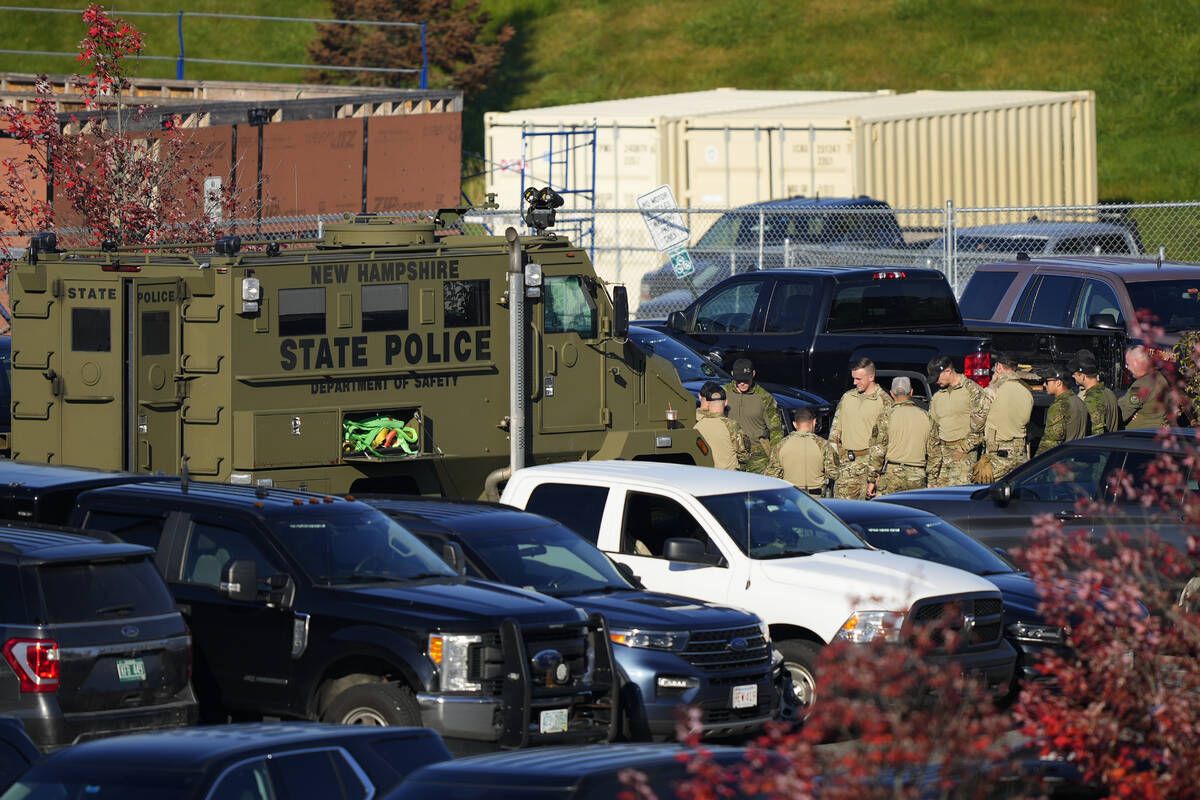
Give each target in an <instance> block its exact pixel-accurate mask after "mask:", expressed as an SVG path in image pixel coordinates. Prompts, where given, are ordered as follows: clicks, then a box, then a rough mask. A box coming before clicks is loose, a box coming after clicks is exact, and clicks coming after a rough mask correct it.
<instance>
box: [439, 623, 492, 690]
mask: <svg viewBox="0 0 1200 800" xmlns="http://www.w3.org/2000/svg"><path fill="white" fill-rule="evenodd" d="M482 641H483V637H482V636H478V635H473V634H455V633H433V634H430V635H429V659H430V660H431V661H433V663H435V664H437V665H438V669H439V670H440V671H441V678H442V691H444V692H478V691H479V690H481V689H482V688H483V685H482V684H479V683H473V682H472V681H469V680H467V668H468V659H467V654H468V651H469V650H470V647H471V645H473V644H479V643H481V642H482Z"/></svg>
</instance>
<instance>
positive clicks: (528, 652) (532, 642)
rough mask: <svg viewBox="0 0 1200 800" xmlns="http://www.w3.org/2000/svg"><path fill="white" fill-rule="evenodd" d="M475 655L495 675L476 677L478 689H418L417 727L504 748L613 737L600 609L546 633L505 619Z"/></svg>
mask: <svg viewBox="0 0 1200 800" xmlns="http://www.w3.org/2000/svg"><path fill="white" fill-rule="evenodd" d="M489 656H492V658H489ZM476 660H477V661H478V662H479V666H478V669H479V670H480V671H481V673H482V672H484V671H486V670H487V668H488V666H489V665H490V666H493V667H494V668H495V669H494V670H493V671H494V672H495V673H498V674H495V675H491V674H490V673H489V674H488V675H481V682H482V685H483V687H484V688H483V691H482V693H479V694H469V695H468V694H450V693H432V692H423V693H420V694H418V695H417V703H418V705H419V706H420V709H421V722H422V724H424V725H427V726H429V727H431V728H433V729H434V730H436V731H437V732H438V733H440V734H441V735H442V736H443V737H447V738H452V739H469V740H476V741H490V742H495V743H496V744H497V745H498V746H500V747H503V748H518V747H528V746H535V745H549V744H588V743H592V742H607V741H612V739H613V738H614V736H615V735H616V718H617V715H616V713H615V712H616V702H617V683H616V680H615V672H614V669H613V655H612V644H611V642H610V641H609V638H608V625H607V624H606V623H605V621H604V618H603V617H601V616H600V615H599V614H592V615H591V617H589V618H588V620H587V622H586V623H581V624H579V625H569V626H559V627H558V628H552V629H548V630H527V631H526V630H522V628H521V626H520V624H519V623H517V621H516V620H513V619H506V620H504V622H502V623H501V625H500V630H499V633H498V635H496V636H495V637H494V640H493V641H490V642H484V643H483V644H482V645H481V646H480V651H479V653H478V655H477V656H476ZM563 665H565V666H566V669H565V670H564V669H563V668H562V667H563Z"/></svg>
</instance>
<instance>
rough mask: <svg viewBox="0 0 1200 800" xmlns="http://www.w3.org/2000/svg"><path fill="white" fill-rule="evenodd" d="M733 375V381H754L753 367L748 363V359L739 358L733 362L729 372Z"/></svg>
mask: <svg viewBox="0 0 1200 800" xmlns="http://www.w3.org/2000/svg"><path fill="white" fill-rule="evenodd" d="M729 372H730V373H731V374H732V375H733V379H734V380H735V381H749V380H753V379H754V365H753V364H751V363H750V359H748V358H739V359H738V360H737V361H735V362H733V369H731V370H730V371H729Z"/></svg>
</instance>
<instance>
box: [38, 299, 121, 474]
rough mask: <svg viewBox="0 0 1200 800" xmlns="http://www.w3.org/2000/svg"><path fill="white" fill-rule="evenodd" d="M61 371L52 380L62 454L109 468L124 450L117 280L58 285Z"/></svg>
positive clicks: (67, 459)
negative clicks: (59, 292)
mask: <svg viewBox="0 0 1200 800" xmlns="http://www.w3.org/2000/svg"><path fill="white" fill-rule="evenodd" d="M62 296H63V298H64V302H63V314H62V319H61V322H62V334H61V336H62V338H61V341H62V342H63V343H64V345H65V347H64V348H63V353H62V359H61V361H60V364H61V367H62V369H61V370H60V372H59V375H58V376H57V377H52V378H51V383H52V386H53V388H52V393H53V394H54V395H55V397H56V403H55V405H56V406H57V409H56V410H57V411H58V419H59V423H60V424H59V435H60V436H61V440H60V442H59V448H58V450H59V453H60V457H59V458H56V459H55V461H56V462H58V463H62V464H72V465H75V466H80V467H103V468H108V467H111V466H112V462H113V456H114V454H119V453H121V452H123V450H124V442H123V441H122V436H123V435H124V432H125V426H124V424H123V419H122V413H123V412H122V409H123V408H124V403H123V400H124V393H125V336H124V330H125V324H124V322H125V318H124V315H123V313H122V311H123V309H124V302H123V290H122V285H121V281H120V280H119V279H116V278H108V279H99V280H77V279H74V278H67V279H64V280H63V286H62Z"/></svg>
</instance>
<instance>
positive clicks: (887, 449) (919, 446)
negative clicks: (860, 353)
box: [867, 375, 942, 495]
mask: <svg viewBox="0 0 1200 800" xmlns="http://www.w3.org/2000/svg"><path fill="white" fill-rule="evenodd" d="M892 399H894V400H895V401H896V402H895V404H894V405H892V406H891V407H889V408H886V409H884V411H883V413H881V414H880V415H879V419H877V420H876V421H875V431H874V433H873V434H872V438H871V454H870V462H871V472H870V483H869V484H868V486H867V493H868V494H870V495H875V494H892V493H893V492H903V491H905V490H907V489H924V488H925V486H926V485H927V482H928V480H927V478H926V475H927V474H928V473H929V472H933V473H937V472H939V471H940V470H941V466H942V445H941V440H939V439H938V434H937V426H936V425H934V424H933V420H932V419H930V417H929V414H927V413H926V412H925V410H924V409H921V408H918V407H917V406H916V405H914V404H913V401H912V381H911V380H910V379H909V378H907V377H905V376H903V375H901V376H899V377H897V378H892Z"/></svg>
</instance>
